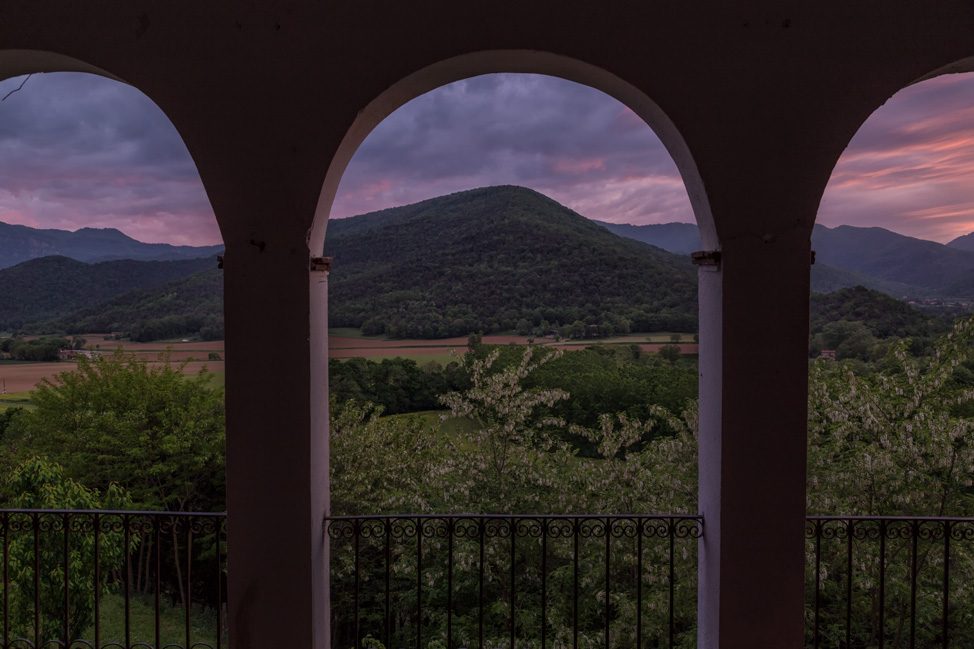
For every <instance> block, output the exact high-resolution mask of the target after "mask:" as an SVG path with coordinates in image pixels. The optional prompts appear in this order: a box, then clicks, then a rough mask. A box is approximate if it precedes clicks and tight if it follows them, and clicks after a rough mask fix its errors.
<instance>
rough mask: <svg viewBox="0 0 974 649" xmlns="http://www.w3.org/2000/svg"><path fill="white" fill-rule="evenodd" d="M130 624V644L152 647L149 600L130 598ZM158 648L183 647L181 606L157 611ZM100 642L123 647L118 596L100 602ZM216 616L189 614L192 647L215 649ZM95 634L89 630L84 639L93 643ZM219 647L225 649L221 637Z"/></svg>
mask: <svg viewBox="0 0 974 649" xmlns="http://www.w3.org/2000/svg"><path fill="white" fill-rule="evenodd" d="M129 603H130V622H129V629H130V633H131V637H132V644H133V645H134V644H135V643H137V642H146V643H148V644H149V645H150V646H153V647H154V646H156V644H155V634H156V618H155V602H154V601H153V598H152V597H151V596H145V595H141V594H140V595H133V596H132V597H131V598H130V599H129ZM159 613H160V615H159V634H160V640H161V644H160V645H159V646H160V647H165V646H167V645H179V646H185V644H186V613H185V611H184V610H183V608H182V607H181V606H176V607H174V606H170V605H169V604H168V603H166V602H165V601H163V602H162V603H161V604H160V611H159ZM100 617H101V629H100V631H101V638H99V639H100V640H101V642H102V644H103V645H104V644H107V643H109V642H117V643H119V644H120V645H122V646H125V645H124V643H125V598H124V597H123V596H122V595H107V596H105V597H104V598H102V602H101V616H100ZM216 632H217V629H216V612H215V611H213V610H209V609H207V610H204V611H200V610H197V609H195V608H194V609H193V610H192V611H191V613H190V639H191V641H192V643H193V644H194V645H195V644H197V643H201V642H205V643H208V644H209V645H210V646H212V647H216V635H217V633H216ZM94 636H95V630H94V627H93V626H92V627H91V628H89V629H88V630H86V631H85V636H84V637H85V638H88V639H91V640H93V639H94ZM222 642H223V646H224V647H226V646H227V637H226V634H224V636H223V639H222Z"/></svg>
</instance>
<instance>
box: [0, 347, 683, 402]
mask: <svg viewBox="0 0 974 649" xmlns="http://www.w3.org/2000/svg"><path fill="white" fill-rule="evenodd" d="M330 335H331V337H330V340H329V348H330V349H329V357H330V358H335V359H348V358H355V357H364V358H370V359H373V360H379V359H382V358H394V357H400V358H408V359H411V360H415V361H417V362H420V363H422V362H428V361H436V362H438V363H441V364H445V363H447V362H449V361H450V360H451V358H452V356H451V354H453V353H458V354H462V353H463V352H465V351H466V350H467V339H466V338H464V337H455V338H445V339H442V340H422V339H406V340H388V339H386V338H385V337H384V336H363V335H362V334H361V333H360V332H359V330H357V329H347V328H346V329H334V330H332V331H331V332H330ZM670 336H671V334H669V333H655V334H630V335H626V336H616V337H612V338H603V339H599V340H571V341H559V342H556V341H555V340H554V339H549V338H541V339H534V338H530V337H528V336H514V335H499V336H484V337H483V342H484V343H486V344H491V345H511V344H513V345H526V344H529V341H532V342H534V344H536V345H539V346H545V347H551V348H555V349H562V350H568V351H572V350H578V349H583V348H584V347H587V346H589V345H591V344H593V343H596V342H597V343H600V344H605V345H627V346H628V345H638V346H639V348H640V349H641V350H642V351H644V352H647V353H655V352H657V351H659V349H660V348H661V347H662V346H663V345H665V344H673V343H672V342H671V338H670ZM82 337H84V338H86V339H87V340H88V341H89V346H94V345H96V344H97V346H98V348H99V349H98V351H101V352H103V353H110V352H112V351H114V350H115V349H118V348H121V349H122V350H124V351H125V352H130V353H133V354H135V356H136V358H138V359H139V360H141V361H145V362H147V363H155V362H158V357H159V354H161V353H164V352H166V351H167V350H169V351H170V354H171V356H170V358H171V360H172V361H175V362H177V363H178V362H183V361H189V362H188V363H187V364H186V366H185V368H184V369H183V373H184V374H196V373H197V372H199V370H200V369H202V368H203V367H204V366H205V367H206V368H207V370H208V371H209V372H210V373H212V374H213V375H214V381H215V382H218V383H220V384H222V379H223V374H224V371H225V361H224V360H219V361H216V360H213V361H210V360H206V358H207V356H208V355H209V354H210V353H211V352H215V353H217V354H219V355H220V358H221V359H223V358H224V357H225V352H224V341H222V340H216V341H193V342H182V341H175V342H166V341H162V342H152V343H136V342H129V341H112V340H104V337H105V335H104V334H84V335H83V336H82ZM681 338H682V340H692V339H693V335H692V334H681ZM677 345H678V346H679V347H680V350H681V352H682V353H683V354H687V355H694V354H697V353H698V345H697V344H696V343H695V342H680V343H677ZM72 365H73V364H72V363H71V362H70V361H62V362H56V363H22V362H10V361H0V381H3V382H4V383H5V384H6V392H7V394H8V395H10V394H11V393H21V392H29V391H30V390H33V389H34V386H35V385H36V384H37V383H38V382H39V381H41V380H42V379H45V378H48V379H49V378H52V377H53V376H54V375H55V374H57V373H59V372H65V371H69V370H70V369H71V368H72ZM0 385H2V384H0ZM12 403H13V401H12V399H10V398H9V397H7V398H4V396H3V395H0V409H2V408H4V407H9V406H10V405H12Z"/></svg>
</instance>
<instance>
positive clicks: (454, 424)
mask: <svg viewBox="0 0 974 649" xmlns="http://www.w3.org/2000/svg"><path fill="white" fill-rule="evenodd" d="M449 414H450V411H449V410H422V411H420V412H408V413H403V414H401V415H388V416H387V417H383V419H396V418H414V419H416V418H418V419H420V420H421V421H422V422H423V425H424V426H428V427H430V428H433V429H435V430H436V432H437V435H439V436H440V438H441V439H456V438H457V433H459V432H463V433H467V434H471V433H474V432H476V431H477V428H478V427H477V425H476V424H475V423H474V421H473V420H472V419H468V418H466V417H462V418H453V417H450V416H449ZM444 415H446V418H444Z"/></svg>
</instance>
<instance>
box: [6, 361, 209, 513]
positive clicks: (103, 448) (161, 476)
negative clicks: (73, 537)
mask: <svg viewBox="0 0 974 649" xmlns="http://www.w3.org/2000/svg"><path fill="white" fill-rule="evenodd" d="M184 368H185V363H179V364H174V363H171V362H170V357H169V354H168V353H165V354H162V355H160V358H159V361H158V362H157V363H151V364H150V363H147V362H143V361H139V360H138V359H137V358H136V357H135V356H134V355H132V354H125V353H123V352H122V351H120V350H119V351H117V352H115V353H114V354H111V355H105V356H102V357H100V358H94V359H88V358H85V357H83V356H82V357H79V358H78V364H77V366H76V369H75V370H74V371H70V372H61V373H60V374H57V375H56V376H55V377H54V379H53V380H47V379H45V380H44V381H42V382H41V383H40V384H39V385H38V388H37V390H35V391H34V393H33V395H32V397H31V401H32V403H33V404H34V406H35V408H34V409H33V410H31V411H29V412H27V413H24V415H23V416H21V417H18V418H17V419H16V424H15V425H14V426H13V427H12V428H11V429H9V430H8V438H13V439H10V440H9V444H8V447H7V449H6V452H7V453H8V462H10V464H16V463H17V462H18V461H22V460H23V459H26V458H28V457H31V456H33V455H39V456H46V457H48V458H50V459H52V460H56V461H58V462H60V463H61V464H62V465H63V467H64V474H65V476H66V477H67V478H70V479H72V480H76V481H78V482H80V483H82V484H85V485H86V486H88V487H90V488H94V489H100V490H105V489H107V488H108V487H109V485H111V484H112V483H118V484H120V485H122V486H124V487H125V488H127V489H128V490H129V491H130V492H131V494H132V497H133V499H134V501H135V502H137V503H138V504H139V505H140V506H141V507H145V508H148V509H163V510H171V511H194V510H195V511H200V510H212V509H223V508H224V506H225V505H224V497H225V496H224V430H225V423H224V409H223V391H222V389H221V388H212V387H209V385H208V382H209V376H208V374H207V373H206V372H205V371H201V372H200V373H198V374H196V375H195V376H192V377H187V376H184V375H183V373H182V370H183V369H184ZM9 455H12V456H13V457H12V458H10V457H9ZM11 460H12V461H11ZM8 466H9V464H8Z"/></svg>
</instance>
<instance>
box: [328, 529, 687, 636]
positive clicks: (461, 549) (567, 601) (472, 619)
mask: <svg viewBox="0 0 974 649" xmlns="http://www.w3.org/2000/svg"><path fill="white" fill-rule="evenodd" d="M326 527H327V533H328V535H329V536H330V538H331V552H332V554H331V565H332V595H331V601H332V628H333V637H332V646H333V647H342V648H351V647H357V648H359V647H376V648H377V647H380V646H381V647H385V648H387V649H399V648H404V649H405V648H411V647H416V649H429V648H430V647H433V648H437V647H442V648H446V649H453V648H455V647H469V648H473V647H477V648H478V649H483V648H484V647H504V646H509V647H511V648H512V649H513V648H514V647H523V646H532V647H540V649H547V647H548V646H552V647H555V646H558V647H576V648H577V647H593V648H596V647H599V648H601V647H606V648H608V647H611V646H620V645H622V646H630V647H635V648H637V649H639V648H641V647H658V646H669V647H677V646H695V645H696V639H695V634H696V616H695V611H696V586H697V576H696V553H697V541H696V539H697V538H699V537H700V536H701V534H702V533H703V522H702V519H701V517H699V516H691V515H667V516H634V515H629V516H513V515H511V516H495V515H451V516H440V515H421V516H360V517H333V518H329V519H326Z"/></svg>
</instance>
